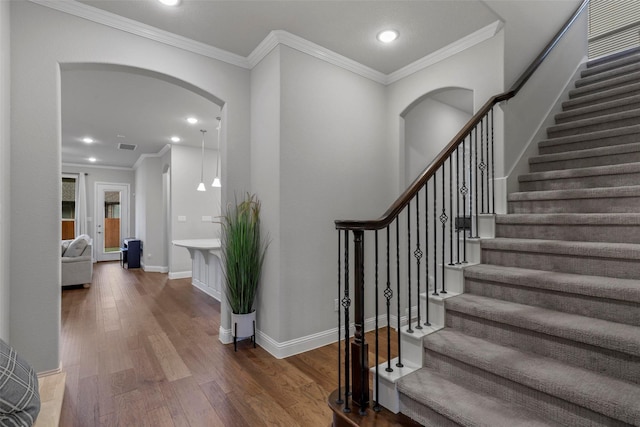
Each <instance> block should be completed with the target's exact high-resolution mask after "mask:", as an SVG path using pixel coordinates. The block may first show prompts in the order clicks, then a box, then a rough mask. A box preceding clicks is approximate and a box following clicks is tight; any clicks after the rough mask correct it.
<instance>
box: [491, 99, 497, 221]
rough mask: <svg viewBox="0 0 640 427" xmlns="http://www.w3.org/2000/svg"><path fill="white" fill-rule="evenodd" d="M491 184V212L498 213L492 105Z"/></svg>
mask: <svg viewBox="0 0 640 427" xmlns="http://www.w3.org/2000/svg"><path fill="white" fill-rule="evenodd" d="M491 185H492V186H493V191H492V192H491V213H493V214H495V213H496V170H495V150H494V139H493V107H491Z"/></svg>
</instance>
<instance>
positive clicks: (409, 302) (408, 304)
mask: <svg viewBox="0 0 640 427" xmlns="http://www.w3.org/2000/svg"><path fill="white" fill-rule="evenodd" d="M407 307H408V313H409V315H408V317H409V319H408V322H407V333H409V334H412V333H413V329H411V201H409V203H407Z"/></svg>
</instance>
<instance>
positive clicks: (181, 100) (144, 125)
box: [62, 0, 578, 167]
mask: <svg viewBox="0 0 640 427" xmlns="http://www.w3.org/2000/svg"><path fill="white" fill-rule="evenodd" d="M577 2H578V0H551V1H547V0H485V1H480V0H412V1H399V0H398V1H383V0H369V1H355V0H353V1H349V0H347V1H332V0H321V1H312V0H297V1H270V0H269V1H267V0H260V1H248V0H233V1H219V0H182V4H181V5H180V6H179V7H177V8H169V7H166V6H163V5H162V4H160V3H159V2H158V1H157V0H81V3H84V4H85V5H90V6H92V7H96V8H99V9H102V10H104V11H107V12H110V13H114V14H117V15H120V16H123V17H125V18H128V19H132V20H135V21H138V22H141V23H144V24H147V25H151V26H153V27H156V28H159V29H161V30H164V31H169V32H171V33H174V34H177V35H180V36H184V37H187V38H190V39H193V40H196V41H200V42H203V43H206V44H209V45H212V46H214V47H216V48H219V49H224V50H227V51H229V52H231V53H235V54H237V55H241V56H244V57H246V56H248V55H249V54H250V53H251V52H252V51H253V50H254V49H255V48H256V47H257V46H258V45H259V44H260V42H261V41H262V40H263V39H264V38H265V37H266V36H267V35H268V34H269V32H270V31H272V30H285V31H287V32H289V33H292V34H294V35H296V36H299V37H302V38H304V39H306V40H308V41H310V42H313V43H316V44H318V45H320V46H322V47H324V48H327V49H330V50H332V51H334V52H336V53H338V54H341V55H343V56H346V57H348V58H350V59H352V60H355V61H357V62H359V63H361V64H364V65H367V66H369V67H371V68H373V69H375V70H378V71H380V72H382V73H385V74H389V73H391V72H393V71H396V70H398V69H401V68H402V67H405V66H407V65H409V64H411V63H413V62H415V61H416V60H419V59H421V58H423V57H425V56H427V55H429V54H432V53H434V52H435V51H437V50H438V49H441V48H443V47H446V46H448V45H450V44H451V43H453V42H455V41H456V40H459V39H460V38H462V37H464V36H467V35H469V34H471V33H473V32H475V31H477V30H479V29H481V28H484V27H485V26H487V25H489V24H491V23H493V22H495V21H496V20H498V19H500V20H502V21H503V22H504V23H505V25H506V28H507V30H509V28H512V29H513V28H521V27H522V28H531V27H533V28H535V27H536V25H538V24H539V23H541V22H547V23H548V22H552V23H555V21H558V25H557V26H558V27H559V25H561V23H562V22H564V20H565V19H566V17H567V16H568V15H569V13H570V12H571V10H573V9H574V8H575V4H576V3H577ZM389 27H391V28H395V29H397V30H399V31H400V38H399V39H398V40H397V41H396V42H395V43H393V44H392V45H382V44H380V43H378V42H377V41H376V40H375V35H376V34H377V32H379V31H380V30H382V29H386V28H389ZM526 39H527V36H526V34H524V35H523V36H522V37H515V38H514V40H515V41H514V42H508V44H507V49H508V50H509V49H511V50H512V51H513V56H514V57H517V56H518V55H524V54H525V53H524V50H523V49H520V47H519V46H518V45H520V43H525V42H526ZM509 43H511V44H512V45H513V46H511V47H510V46H509ZM545 43H546V41H545ZM520 51H522V52H523V53H520ZM516 59H517V61H518V62H523V64H524V61H526V60H528V61H530V60H531V59H527V58H524V57H523V58H522V59H518V58H516ZM523 66H524V67H526V64H525V65H523ZM518 68H521V67H520V65H519V64H518ZM62 82H63V85H62V95H63V103H62V104H63V116H62V119H63V123H62V130H63V138H62V160H63V163H67V164H78V163H80V164H88V162H87V161H86V158H88V157H89V156H95V157H96V158H97V159H98V161H97V162H96V165H102V166H119V167H132V166H133V165H134V164H135V161H136V160H137V158H138V157H139V155H140V154H143V153H158V152H159V151H160V150H161V149H162V148H163V147H164V146H165V145H166V144H167V143H168V142H169V140H168V138H169V137H170V136H171V135H174V134H176V135H178V136H180V137H182V138H184V139H185V142H184V143H185V144H188V145H197V146H199V144H200V141H201V137H200V133H199V132H198V130H199V129H200V128H202V125H196V126H195V127H194V126H188V125H187V124H186V122H184V118H185V117H186V115H188V114H194V115H199V116H202V117H207V121H206V122H205V123H204V125H203V126H204V127H205V128H206V129H207V130H208V131H209V132H208V133H207V147H209V148H215V143H216V141H215V135H214V131H215V123H213V120H214V119H215V117H216V116H217V115H218V114H219V113H218V112H219V108H218V106H216V105H215V104H213V103H211V102H209V101H207V100H205V99H204V98H202V97H201V96H199V95H196V94H194V93H191V92H189V91H187V90H185V89H182V88H179V87H177V86H174V85H172V84H170V83H166V82H163V81H159V80H155V79H153V78H151V77H146V76H140V75H134V74H127V73H124V72H117V71H100V72H99V71H95V70H92V71H82V70H65V71H63V73H62ZM167 100H170V101H169V102H168V101H167ZM118 134H121V135H124V136H125V138H124V139H123V138H117V135H118ZM84 136H91V137H93V138H95V139H96V140H97V141H98V142H97V143H95V144H93V145H90V146H88V145H86V144H83V143H81V142H79V140H80V139H81V138H83V137H84ZM119 142H125V143H128V144H137V145H138V149H137V150H136V151H135V152H124V151H119V150H116V149H115V148H114V147H115V146H117V144H118V143H119Z"/></svg>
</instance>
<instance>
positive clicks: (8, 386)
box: [0, 339, 40, 427]
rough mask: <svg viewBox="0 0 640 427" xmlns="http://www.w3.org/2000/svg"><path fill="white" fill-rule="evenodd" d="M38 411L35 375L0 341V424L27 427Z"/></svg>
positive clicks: (34, 419) (32, 421)
mask: <svg viewBox="0 0 640 427" xmlns="http://www.w3.org/2000/svg"><path fill="white" fill-rule="evenodd" d="M39 412H40V393H39V391H38V376H37V375H36V373H35V371H34V370H33V368H31V366H29V364H28V363H27V362H26V361H25V360H23V359H22V357H20V356H19V355H18V354H17V353H16V351H15V350H14V349H13V348H12V347H11V346H9V345H8V344H7V343H5V342H4V341H2V340H1V339H0V425H2V426H21V427H22V426H24V427H29V426H32V425H33V424H34V423H35V421H36V418H37V417H38V413H39Z"/></svg>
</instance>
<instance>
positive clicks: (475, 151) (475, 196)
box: [472, 125, 480, 238]
mask: <svg viewBox="0 0 640 427" xmlns="http://www.w3.org/2000/svg"><path fill="white" fill-rule="evenodd" d="M473 136H474V138H473V148H474V150H473V155H474V157H475V161H474V163H473V170H474V171H475V177H474V180H473V183H474V185H475V191H474V192H473V196H474V197H473V198H474V200H475V203H476V209H475V212H476V216H475V222H476V227H475V230H474V231H475V235H474V236H473V237H475V238H478V237H479V236H478V214H479V213H480V211H479V210H478V126H477V125H476V126H475V127H474V128H473ZM472 221H473V217H472Z"/></svg>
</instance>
